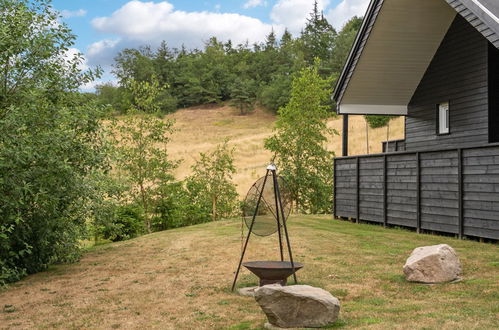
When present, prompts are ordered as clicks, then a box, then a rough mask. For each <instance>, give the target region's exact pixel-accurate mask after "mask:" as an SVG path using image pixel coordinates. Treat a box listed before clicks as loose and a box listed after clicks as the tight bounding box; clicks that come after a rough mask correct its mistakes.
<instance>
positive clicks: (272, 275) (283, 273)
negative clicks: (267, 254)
mask: <svg viewBox="0 0 499 330" xmlns="http://www.w3.org/2000/svg"><path fill="white" fill-rule="evenodd" d="M243 266H244V267H246V268H248V269H249V270H250V271H251V272H252V273H253V274H255V275H256V276H258V278H259V279H260V286H263V285H267V284H274V283H279V284H281V285H286V282H287V278H288V277H289V276H291V275H292V274H293V267H291V262H289V261H249V262H245V263H243ZM302 267H303V264H302V263H299V262H295V263H294V271H295V272H296V271H298V270H300V269H301V268H302Z"/></svg>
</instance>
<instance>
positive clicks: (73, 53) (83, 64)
mask: <svg viewBox="0 0 499 330" xmlns="http://www.w3.org/2000/svg"><path fill="white" fill-rule="evenodd" d="M78 55H80V56H79V61H80V63H79V64H78V69H80V70H81V71H86V70H88V68H89V67H88V63H87V59H86V57H85V56H83V54H82V52H81V51H80V50H79V49H78V48H69V49H68V50H67V51H66V52H65V53H64V61H65V62H66V63H68V64H69V63H72V62H73V60H74V59H75V57H77V56H78Z"/></svg>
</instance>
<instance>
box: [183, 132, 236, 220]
mask: <svg viewBox="0 0 499 330" xmlns="http://www.w3.org/2000/svg"><path fill="white" fill-rule="evenodd" d="M200 156H201V158H200V159H199V160H198V161H197V162H196V164H194V166H193V167H192V171H193V174H192V176H190V177H189V178H188V180H187V188H188V190H189V192H190V196H191V198H192V199H191V203H193V204H194V205H196V204H198V205H202V206H205V207H206V206H207V205H209V206H210V210H211V219H212V220H213V221H215V220H219V219H220V218H226V217H230V216H233V215H234V214H235V212H236V210H237V192H236V186H235V185H234V183H233V182H232V176H233V175H234V174H235V173H236V168H235V167H234V149H229V146H228V144H227V141H225V142H224V143H223V144H221V145H219V146H217V148H216V150H215V151H213V152H212V153H209V154H205V153H201V154H200Z"/></svg>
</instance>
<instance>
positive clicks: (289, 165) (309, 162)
mask: <svg viewBox="0 0 499 330" xmlns="http://www.w3.org/2000/svg"><path fill="white" fill-rule="evenodd" d="M318 66H319V64H318V63H317V64H316V65H315V66H313V67H310V68H305V69H302V70H301V71H300V73H299V74H298V75H297V76H296V77H295V79H294V80H293V85H292V91H291V99H290V101H289V103H288V104H287V105H286V106H285V107H283V108H281V109H279V118H278V120H277V122H276V126H275V132H276V133H275V135H274V136H272V137H270V138H268V139H267V140H266V141H265V148H267V149H268V150H270V151H272V152H273V153H274V154H275V155H276V160H277V165H278V167H279V170H280V173H281V175H283V176H284V177H285V178H286V180H287V182H288V184H289V186H290V188H291V191H292V192H293V199H294V202H295V205H296V208H297V210H298V211H300V212H306V213H328V212H330V210H331V203H332V188H331V187H332V185H333V164H332V159H333V156H334V153H333V152H330V151H328V150H327V149H326V142H327V140H328V138H330V137H331V136H332V135H333V134H335V133H336V132H335V131H334V130H332V129H330V128H329V127H328V126H327V119H328V117H329V116H330V115H331V113H330V112H329V111H328V109H329V107H328V106H326V105H325V104H326V102H327V101H328V99H329V97H330V96H331V87H330V85H331V82H330V80H329V79H323V78H321V77H320V75H319V73H318Z"/></svg>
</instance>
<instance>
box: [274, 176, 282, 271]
mask: <svg viewBox="0 0 499 330" xmlns="http://www.w3.org/2000/svg"><path fill="white" fill-rule="evenodd" d="M272 180H273V183H274V199H275V211H276V219H277V234H278V235H279V251H280V252H281V261H284V253H283V249H282V233H281V221H280V219H279V218H280V216H279V210H280V207H279V202H278V201H277V199H278V198H277V176H276V173H275V171H272ZM283 222H284V220H283Z"/></svg>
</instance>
